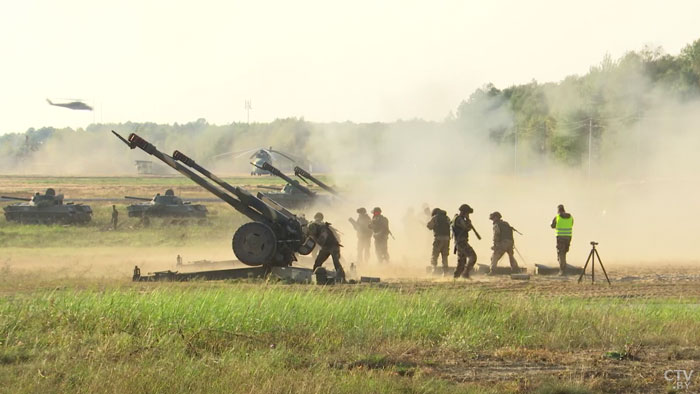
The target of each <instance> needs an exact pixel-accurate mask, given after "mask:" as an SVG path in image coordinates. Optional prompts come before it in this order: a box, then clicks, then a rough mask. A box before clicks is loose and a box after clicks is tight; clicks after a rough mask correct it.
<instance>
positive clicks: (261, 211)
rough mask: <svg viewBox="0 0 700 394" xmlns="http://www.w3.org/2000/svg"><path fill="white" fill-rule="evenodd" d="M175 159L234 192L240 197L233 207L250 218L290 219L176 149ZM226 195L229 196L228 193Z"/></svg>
mask: <svg viewBox="0 0 700 394" xmlns="http://www.w3.org/2000/svg"><path fill="white" fill-rule="evenodd" d="M173 159H175V160H177V161H180V162H182V163H184V164H186V165H187V166H189V167H191V168H194V169H195V170H197V171H198V172H199V173H200V174H202V175H204V176H205V177H207V178H209V179H211V180H212V181H213V182H214V183H216V184H217V185H219V186H221V187H222V188H224V190H226V191H228V192H230V193H233V194H234V195H235V196H236V197H237V198H238V199H237V200H234V201H235V202H236V203H237V204H238V205H237V206H236V205H234V206H233V207H234V208H236V210H238V211H239V212H241V213H243V214H244V215H246V216H248V217H249V218H251V219H253V220H258V221H266V220H267V221H268V222H278V221H279V220H280V218H284V219H287V220H289V219H290V217H289V216H288V215H285V214H283V213H282V212H280V211H278V210H276V209H274V208H272V207H271V206H270V205H268V204H265V203H264V202H263V201H261V200H260V199H259V198H257V197H255V196H253V195H252V194H250V193H249V192H248V191H246V190H244V189H242V188H240V187H236V186H232V185H230V184H229V183H228V182H226V181H224V180H223V179H221V178H219V177H218V176H216V175H214V174H212V173H211V172H210V171H209V170H207V169H206V168H204V167H202V166H201V165H199V164H197V162H195V161H194V160H193V159H191V158H190V157H188V156H187V155H185V154H184V153H182V152H180V151H178V150H176V151H175V152H173ZM205 182H206V181H205ZM207 183H208V182H207ZM224 194H225V193H224ZM225 195H227V196H228V194H225ZM251 207H252V208H254V210H253V209H251ZM246 212H248V213H250V214H252V215H253V216H250V215H249V214H248V213H246ZM261 218H262V219H261ZM265 219H266V220H265Z"/></svg>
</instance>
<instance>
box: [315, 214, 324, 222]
mask: <svg viewBox="0 0 700 394" xmlns="http://www.w3.org/2000/svg"><path fill="white" fill-rule="evenodd" d="M314 219H315V220H323V214H322V213H321V212H316V214H315V215H314Z"/></svg>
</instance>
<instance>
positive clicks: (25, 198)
mask: <svg viewBox="0 0 700 394" xmlns="http://www.w3.org/2000/svg"><path fill="white" fill-rule="evenodd" d="M0 198H4V199H6V200H17V201H32V199H31V198H27V197H10V196H0Z"/></svg>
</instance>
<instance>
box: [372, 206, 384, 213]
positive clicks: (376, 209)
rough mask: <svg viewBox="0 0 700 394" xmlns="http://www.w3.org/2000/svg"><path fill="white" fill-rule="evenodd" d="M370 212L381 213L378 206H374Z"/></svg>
mask: <svg viewBox="0 0 700 394" xmlns="http://www.w3.org/2000/svg"><path fill="white" fill-rule="evenodd" d="M372 213H382V209H381V208H379V207H374V209H372Z"/></svg>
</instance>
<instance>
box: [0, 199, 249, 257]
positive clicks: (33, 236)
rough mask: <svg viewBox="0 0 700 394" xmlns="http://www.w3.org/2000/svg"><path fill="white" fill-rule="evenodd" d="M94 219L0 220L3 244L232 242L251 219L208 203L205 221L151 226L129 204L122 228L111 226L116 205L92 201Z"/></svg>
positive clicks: (122, 213)
mask: <svg viewBox="0 0 700 394" xmlns="http://www.w3.org/2000/svg"><path fill="white" fill-rule="evenodd" d="M91 207H92V209H93V220H92V221H91V222H90V223H88V224H86V225H81V226H67V225H26V224H18V223H15V222H8V221H6V220H4V219H0V247H20V248H48V247H71V248H72V247H88V246H90V247H93V246H124V245H129V246H173V245H194V244H197V245H202V244H212V243H218V244H221V243H222V242H230V239H231V236H232V235H233V233H234V231H235V230H236V229H237V228H238V227H239V226H240V225H242V224H243V223H245V222H246V221H248V220H247V218H245V217H244V216H243V215H241V214H239V213H238V212H236V211H235V210H234V209H233V208H231V207H229V206H228V205H225V204H208V205H207V208H208V209H209V215H208V219H207V220H206V222H205V223H204V224H198V223H197V221H186V222H185V224H173V222H172V219H158V218H156V219H153V220H152V221H151V225H150V226H149V227H147V228H144V227H143V226H141V224H140V221H139V219H138V218H129V217H128V215H127V211H126V206H125V205H117V209H118V210H119V212H120V215H119V227H118V229H117V230H116V231H113V230H112V229H111V227H110V220H111V210H112V206H111V205H109V204H100V205H97V204H91Z"/></svg>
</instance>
